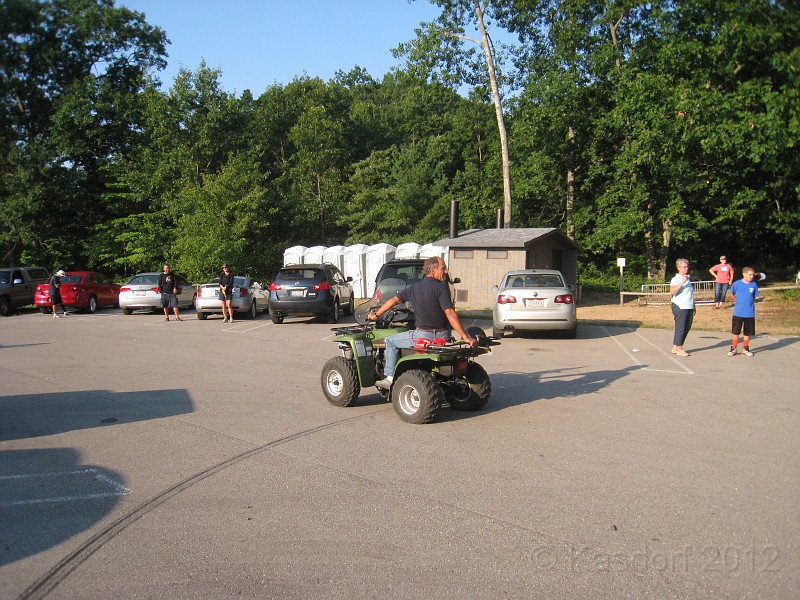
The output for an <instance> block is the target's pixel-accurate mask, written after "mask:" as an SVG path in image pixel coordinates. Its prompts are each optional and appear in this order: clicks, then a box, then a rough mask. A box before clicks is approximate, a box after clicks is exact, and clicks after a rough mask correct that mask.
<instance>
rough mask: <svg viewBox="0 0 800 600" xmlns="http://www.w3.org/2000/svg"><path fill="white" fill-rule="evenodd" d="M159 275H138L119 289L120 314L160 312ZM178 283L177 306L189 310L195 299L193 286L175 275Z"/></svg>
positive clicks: (195, 293) (195, 292) (195, 294)
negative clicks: (147, 311) (148, 311)
mask: <svg viewBox="0 0 800 600" xmlns="http://www.w3.org/2000/svg"><path fill="white" fill-rule="evenodd" d="M159 275H161V273H138V274H136V275H134V276H133V277H131V278H130V279H129V280H128V282H127V283H125V284H124V285H123V286H122V287H121V288H120V289H119V305H120V306H121V307H122V312H124V313H125V314H126V315H130V314H132V313H133V311H134V310H138V309H141V308H146V309H149V310H151V311H155V312H158V311H160V310H161V293H160V292H159V291H158V276H159ZM176 278H177V283H178V306H179V307H181V308H189V307H190V306H193V305H194V303H195V300H196V299H197V291H196V290H195V287H194V284H193V283H190V282H188V281H187V280H186V278H185V277H182V276H180V275H176Z"/></svg>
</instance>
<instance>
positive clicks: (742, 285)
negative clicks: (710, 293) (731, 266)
mask: <svg viewBox="0 0 800 600" xmlns="http://www.w3.org/2000/svg"><path fill="white" fill-rule="evenodd" d="M755 274H756V272H755V269H753V267H745V268H744V269H742V278H741V279H740V280H739V281H736V282H734V284H733V285H732V286H731V298H733V318H732V319H731V336H732V337H731V349H730V352H728V356H736V348H737V346H738V345H739V334H740V333H742V332H743V333H744V355H745V356H753V353H752V352H751V351H750V336H753V335H755V334H756V298H758V296H759V295H760V294H759V293H758V284H757V283H756V282H755V281H753V278H754V277H755ZM743 330H744V331H743Z"/></svg>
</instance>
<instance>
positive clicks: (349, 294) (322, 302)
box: [269, 263, 355, 324]
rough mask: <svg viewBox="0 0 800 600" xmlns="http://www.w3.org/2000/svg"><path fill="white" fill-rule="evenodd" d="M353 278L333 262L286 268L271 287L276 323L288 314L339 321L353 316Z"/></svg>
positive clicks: (270, 294)
mask: <svg viewBox="0 0 800 600" xmlns="http://www.w3.org/2000/svg"><path fill="white" fill-rule="evenodd" d="M352 280H353V278H352V277H348V278H347V279H345V277H344V275H342V272H341V271H340V270H339V269H338V268H337V267H336V266H335V265H331V264H327V263H326V264H324V265H319V264H317V265H290V266H286V267H283V268H282V269H281V270H280V271H278V274H277V275H276V276H275V281H273V282H272V283H271V284H270V286H269V315H270V317H272V322H273V323H278V324H280V323H283V319H284V317H308V316H317V317H322V318H324V319H326V320H327V321H328V323H338V322H339V315H340V314H341V313H342V312H344V313H345V314H348V315H352V314H353V308H354V301H355V299H354V298H353V286H352V284H351V283H350V282H351V281H352Z"/></svg>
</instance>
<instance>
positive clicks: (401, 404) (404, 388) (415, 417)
mask: <svg viewBox="0 0 800 600" xmlns="http://www.w3.org/2000/svg"><path fill="white" fill-rule="evenodd" d="M443 403H444V392H442V388H441V386H440V385H439V383H438V382H437V381H436V378H435V377H434V376H433V375H432V374H431V373H429V372H428V371H422V370H420V369H411V370H410V371H406V372H405V373H403V374H402V375H400V377H398V378H397V381H395V382H394V383H393V384H392V406H394V411H395V412H396V413H397V416H399V417H400V418H401V419H402V420H403V421H405V422H406V423H414V424H415V425H422V424H424V423H430V422H432V421H433V420H434V419H435V418H436V414H437V413H438V412H439V409H440V408H441V406H442V404H443Z"/></svg>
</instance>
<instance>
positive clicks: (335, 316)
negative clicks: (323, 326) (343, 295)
mask: <svg viewBox="0 0 800 600" xmlns="http://www.w3.org/2000/svg"><path fill="white" fill-rule="evenodd" d="M327 316H328V323H333V324H336V323H338V322H339V301H338V300H334V301H333V308H331V310H330V312H329V313H328V315H327Z"/></svg>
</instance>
